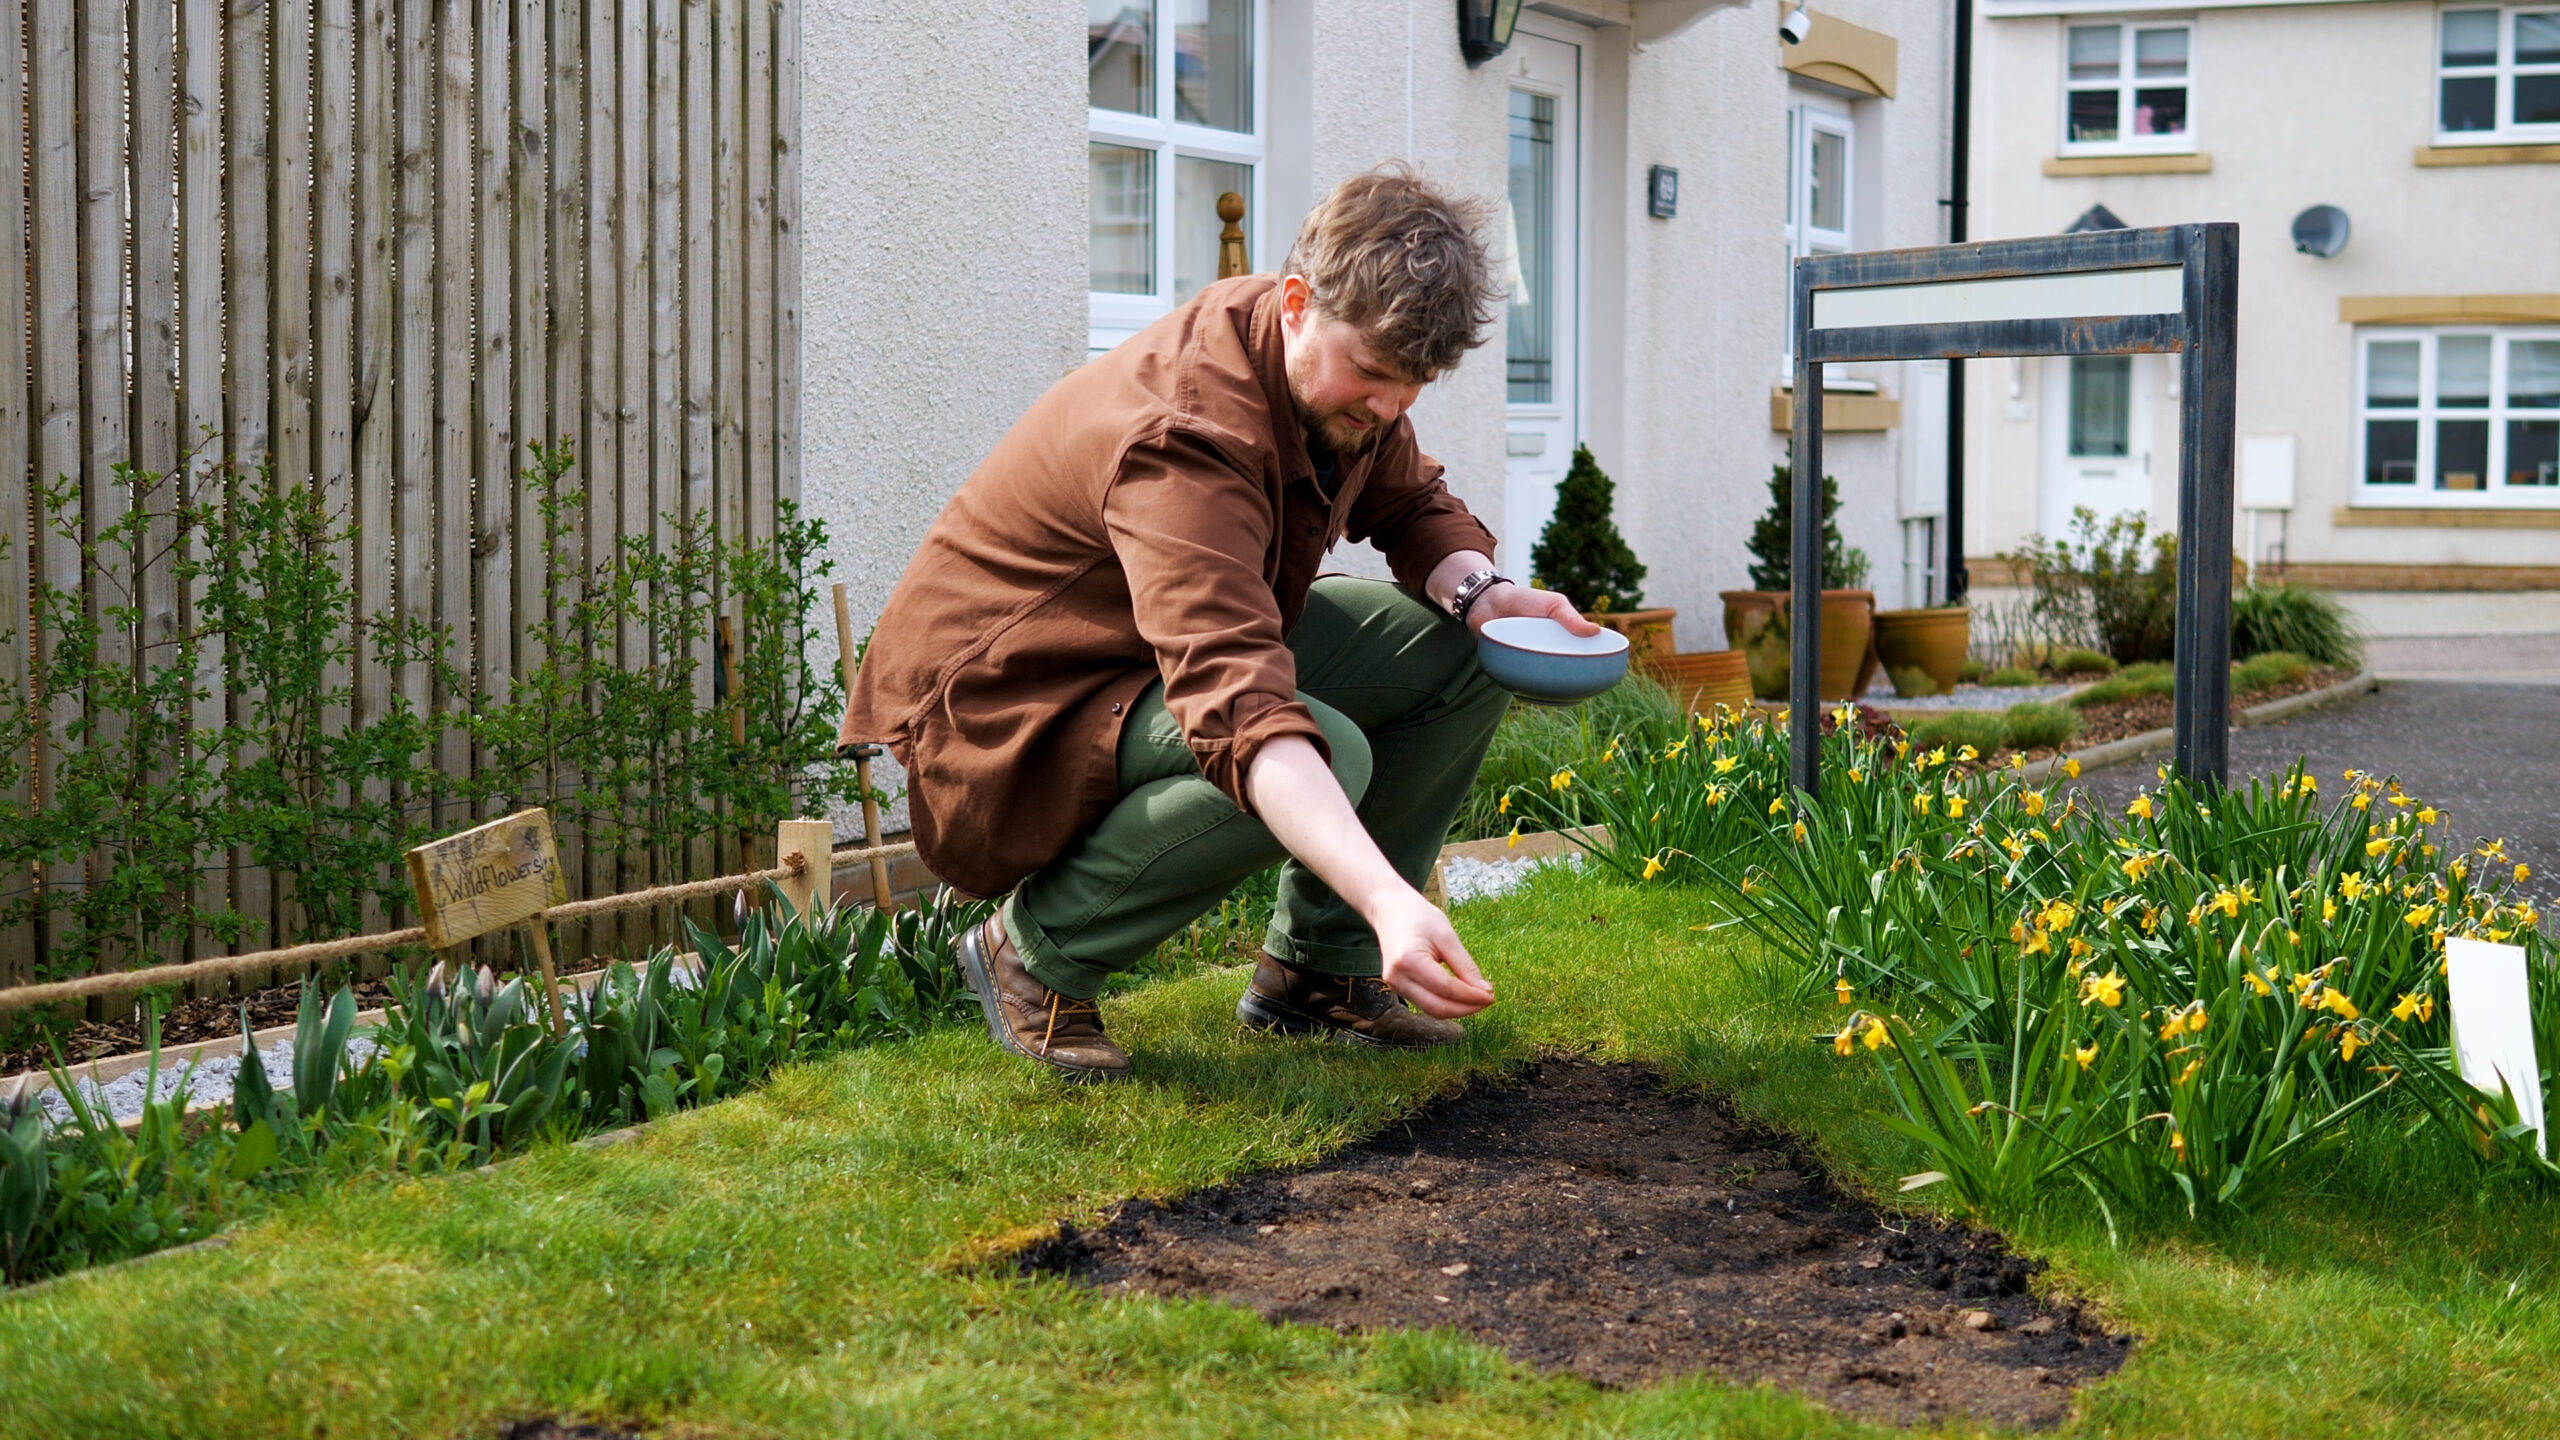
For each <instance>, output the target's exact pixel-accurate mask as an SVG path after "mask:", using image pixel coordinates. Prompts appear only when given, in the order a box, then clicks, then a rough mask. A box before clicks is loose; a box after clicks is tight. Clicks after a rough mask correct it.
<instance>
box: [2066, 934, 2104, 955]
mask: <svg viewBox="0 0 2560 1440" xmlns="http://www.w3.org/2000/svg"><path fill="white" fill-rule="evenodd" d="M2097 949H2098V947H2097V946H2095V945H2092V944H2090V943H2089V942H2088V941H2086V940H2083V939H2081V938H2080V937H2079V936H2077V935H2074V936H2072V937H2071V958H2072V959H2074V960H2077V959H2079V958H2081V957H2082V956H2084V955H2093V954H2095V953H2097Z"/></svg>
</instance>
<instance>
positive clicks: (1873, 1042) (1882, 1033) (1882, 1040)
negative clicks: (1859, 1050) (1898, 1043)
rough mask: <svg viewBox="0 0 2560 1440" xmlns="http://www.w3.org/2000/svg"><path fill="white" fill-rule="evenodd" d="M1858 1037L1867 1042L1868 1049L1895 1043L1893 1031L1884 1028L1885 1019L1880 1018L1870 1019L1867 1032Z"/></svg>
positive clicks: (1878, 1048) (1877, 1048) (1876, 1048)
mask: <svg viewBox="0 0 2560 1440" xmlns="http://www.w3.org/2000/svg"><path fill="white" fill-rule="evenodd" d="M1858 1038H1859V1039H1861V1040H1864V1041H1865V1042H1867V1048H1868V1049H1870V1050H1881V1049H1883V1048H1884V1047H1886V1046H1887V1045H1890V1044H1892V1043H1893V1032H1892V1031H1890V1030H1887V1029H1886V1028H1884V1021H1883V1020H1882V1019H1880V1018H1879V1019H1874V1020H1869V1021H1868V1022H1867V1033H1865V1034H1864V1035H1861V1036H1859V1037H1858Z"/></svg>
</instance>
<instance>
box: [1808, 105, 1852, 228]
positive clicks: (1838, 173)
mask: <svg viewBox="0 0 2560 1440" xmlns="http://www.w3.org/2000/svg"><path fill="white" fill-rule="evenodd" d="M1848 151H1849V140H1848V137H1847V136H1845V135H1835V134H1833V133H1832V132H1831V131H1828V130H1824V129H1821V128H1819V127H1817V128H1816V129H1815V130H1814V132H1813V185H1812V188H1811V189H1809V190H1807V191H1806V193H1805V197H1804V208H1805V213H1806V214H1807V215H1809V216H1811V217H1812V218H1813V228H1814V229H1816V230H1831V231H1841V230H1846V229H1848V228H1849V187H1848V183H1847V179H1846V175H1847V168H1848V167H1847V161H1848Z"/></svg>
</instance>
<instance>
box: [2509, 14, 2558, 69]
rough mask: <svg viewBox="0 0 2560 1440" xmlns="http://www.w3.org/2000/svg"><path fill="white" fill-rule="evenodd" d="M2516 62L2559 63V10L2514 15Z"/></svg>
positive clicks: (2522, 63) (2529, 63) (2534, 63)
mask: <svg viewBox="0 0 2560 1440" xmlns="http://www.w3.org/2000/svg"><path fill="white" fill-rule="evenodd" d="M2516 63H2517V64H2519V65H2560V10H2545V11H2542V12H2541V13H2539V14H2534V15H2519V16H2517V17H2516Z"/></svg>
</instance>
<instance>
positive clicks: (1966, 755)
mask: <svg viewBox="0 0 2560 1440" xmlns="http://www.w3.org/2000/svg"><path fill="white" fill-rule="evenodd" d="M1956 758H1957V759H1958V760H1962V761H1964V762H1965V763H1967V764H1971V763H1972V762H1974V761H1976V760H1979V759H1981V758H1982V752H1981V751H1979V750H1976V749H1974V748H1973V747H1972V746H1970V745H1967V746H1966V747H1964V748H1963V749H1961V750H1959V751H1957V752H1956Z"/></svg>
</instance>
